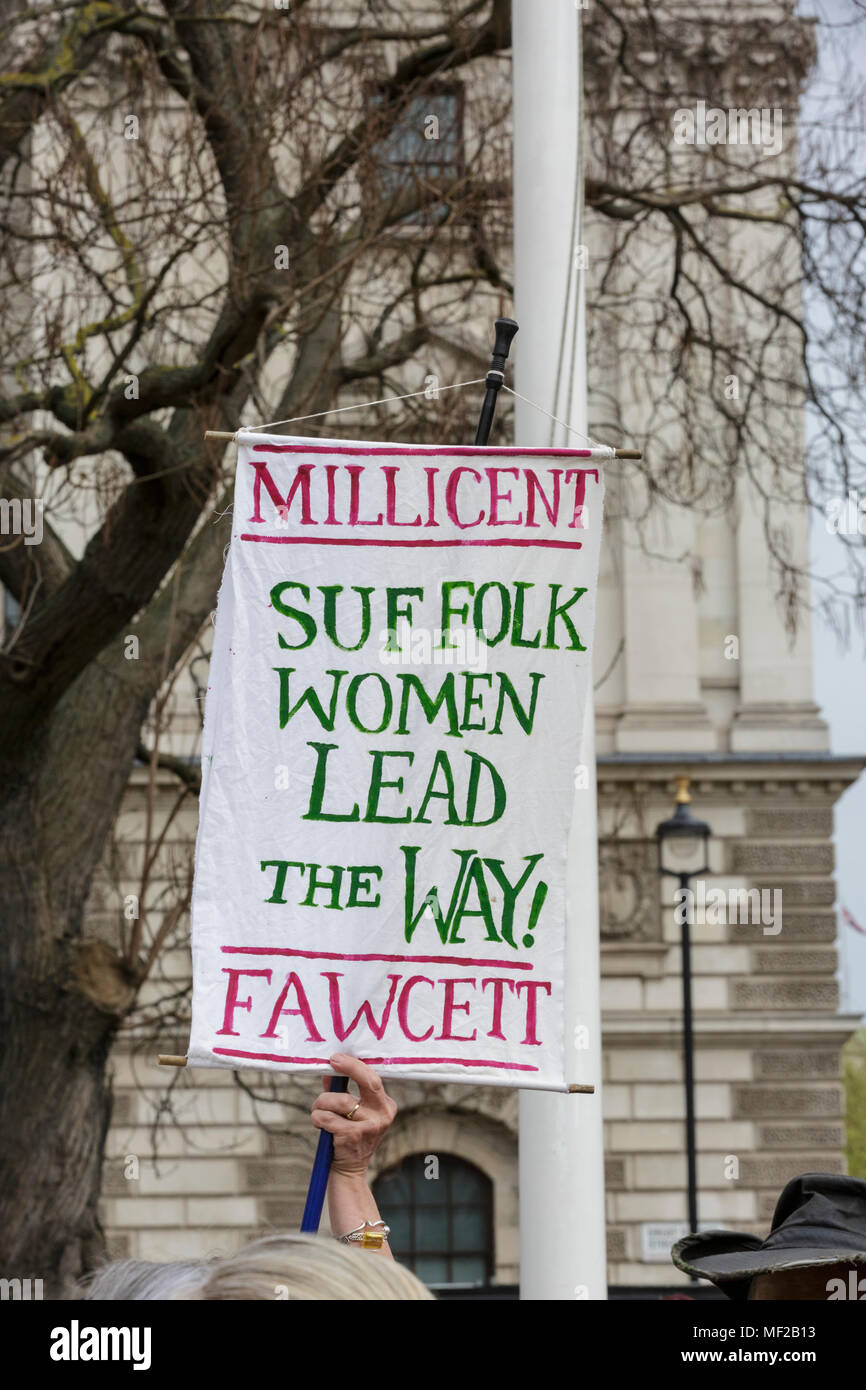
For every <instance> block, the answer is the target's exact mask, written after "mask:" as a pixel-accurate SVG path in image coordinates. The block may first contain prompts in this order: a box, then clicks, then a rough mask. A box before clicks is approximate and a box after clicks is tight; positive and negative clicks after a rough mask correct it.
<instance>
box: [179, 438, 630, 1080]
mask: <svg viewBox="0 0 866 1390" xmlns="http://www.w3.org/2000/svg"><path fill="white" fill-rule="evenodd" d="M592 464H593V459H592V458H591V457H588V456H587V454H586V453H585V452H583V451H580V450H544V449H476V448H445V447H443V448H434V447H430V448H414V447H412V448H409V447H405V446H399V445H390V444H388V445H371V444H365V443H350V442H347V441H321V440H315V441H313V440H300V439H289V438H287V437H285V436H276V437H275V436H266V435H258V434H252V433H246V434H242V435H241V436H240V437H239V448H238V470H237V480H236V485H235V499H234V524H233V538H232V543H231V547H230V550H229V556H228V561H227V565H226V571H225V575H224V578H223V583H222V587H221V589H220V595H219V604H218V608H217V616H216V629H215V635H214V650H213V659H212V664H211V676H210V685H209V690H208V697H207V712H206V720H205V731H204V747H203V758H202V765H203V786H202V794H201V820H200V827H199V835H198V843H197V850H196V874H195V886H194V893H193V909H192V938H193V976H194V997H193V1020H192V1037H191V1042H190V1048H189V1053H188V1057H189V1061H190V1062H191V1063H193V1064H198V1065H212V1066H213V1065H216V1066H230V1067H243V1066H250V1067H256V1068H276V1069H283V1070H290V1071H303V1070H314V1071H316V1072H321V1070H322V1068H323V1067H326V1066H327V1061H328V1057H329V1056H330V1055H331V1054H332V1053H333V1052H335V1051H349V1052H351V1053H353V1054H355V1055H357V1056H360V1057H362V1058H363V1059H364V1060H366V1061H368V1062H370V1063H371V1065H373V1066H375V1067H377V1068H378V1069H379V1070H381V1071H382V1072H384V1073H385V1074H387V1075H391V1076H402V1077H426V1078H431V1079H432V1078H436V1079H440V1080H451V1081H471V1082H476V1083H477V1082H483V1083H486V1084H500V1085H518V1086H534V1087H542V1088H547V1089H559V1090H562V1089H565V1088H566V1085H567V1083H568V1082H569V1081H575V1080H577V1079H578V1078H575V1077H572V1076H568V1075H567V1068H566V1048H565V1039H564V1019H563V994H564V980H563V965H564V954H565V952H564V943H565V933H566V931H567V930H579V929H580V921H579V904H577V905H574V904H572V905H570V906H569V908H568V911H567V904H566V893H565V872H566V847H567V840H568V835H569V829H570V826H571V822H572V817H573V815H574V814H575V813H579V810H580V804H581V793H580V792H579V791H578V792H577V795H576V796H575V783H576V771H577V763H578V759H579V757H580V746H581V736H582V732H583V722H584V715H585V710H586V705H587V692H588V683H589V672H590V666H589V663H590V648H591V645H592V637H593V619H594V608H595V590H596V581H597V572H598V552H599V539H600V532H601V521H602V501H603V479H602V476H601V474H600V470H599V467H598V460H597V459H596V460H595V465H596V466H592ZM577 784H578V786H579V785H581V780H580V777H579V775H578V779H577ZM583 785H585V779H584V780H583ZM572 1053H573V1050H572Z"/></svg>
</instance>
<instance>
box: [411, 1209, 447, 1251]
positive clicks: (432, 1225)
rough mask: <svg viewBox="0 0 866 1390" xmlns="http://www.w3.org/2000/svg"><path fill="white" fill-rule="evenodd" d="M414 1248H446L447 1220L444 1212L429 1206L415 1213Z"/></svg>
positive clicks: (445, 1249)
mask: <svg viewBox="0 0 866 1390" xmlns="http://www.w3.org/2000/svg"><path fill="white" fill-rule="evenodd" d="M415 1249H416V1250H444V1251H447V1249H448V1221H447V1218H446V1216H445V1213H444V1212H439V1211H435V1210H431V1209H430V1208H429V1207H426V1208H424V1210H423V1211H420V1210H419V1211H416V1213H415Z"/></svg>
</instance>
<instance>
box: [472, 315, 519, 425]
mask: <svg viewBox="0 0 866 1390" xmlns="http://www.w3.org/2000/svg"><path fill="white" fill-rule="evenodd" d="M494 327H495V329H496V337H495V339H494V343H493V360H492V361H491V363H490V371H489V372H488V373H487V381H486V387H487V389H486V391H485V393H484V404H483V405H482V407H481V416H480V418H479V420H478V429H477V431H476V434H475V443H476V444H477V445H482V446H483V445H485V444H486V443H487V441H488V440H489V438H490V427H491V425H492V424H493V415H494V413H495V411H496V397H497V396H498V394H499V390H500V387H501V386H502V383H503V381H504V380H505V359H506V358H507V356H508V352H509V349H510V347H511V344H512V341H513V339H514V335H515V333H516V332H517V324H516V323H515V321H514V319H497V320H496V323H495V325H494Z"/></svg>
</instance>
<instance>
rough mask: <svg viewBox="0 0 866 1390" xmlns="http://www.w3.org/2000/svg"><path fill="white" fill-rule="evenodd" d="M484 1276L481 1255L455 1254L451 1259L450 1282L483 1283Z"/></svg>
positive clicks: (484, 1270) (485, 1272) (485, 1274)
mask: <svg viewBox="0 0 866 1390" xmlns="http://www.w3.org/2000/svg"><path fill="white" fill-rule="evenodd" d="M486 1278H487V1270H486V1269H485V1267H484V1257H483V1256H482V1255H455V1256H454V1258H453V1260H452V1261H451V1278H450V1280H449V1282H450V1283H452V1284H483V1283H484V1280H485V1279H486Z"/></svg>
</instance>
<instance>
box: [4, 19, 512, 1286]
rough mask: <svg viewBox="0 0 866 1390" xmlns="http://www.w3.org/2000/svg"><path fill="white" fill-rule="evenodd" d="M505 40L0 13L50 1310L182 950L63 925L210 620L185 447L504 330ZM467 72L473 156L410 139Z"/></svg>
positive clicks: (25, 954) (12, 1200) (26, 1149)
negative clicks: (116, 1056) (466, 328)
mask: <svg viewBox="0 0 866 1390" xmlns="http://www.w3.org/2000/svg"><path fill="white" fill-rule="evenodd" d="M507 13H508V6H507V4H505V3H504V2H503V0H474V2H470V3H464V4H460V3H448V4H445V5H443V6H441V7H440V12H439V17H438V18H437V19H435V20H433V21H430V20H429V19H425V20H418V21H417V22H413V21H412V20H411V19H407V18H406V16H405V14H404V13H403V12H402V11H401V10H400V8H399V7H397V6H392V5H385V4H375V3H370V4H363V5H362V4H353V5H346V6H343V7H341V12H340V18H339V20H332V19H331V18H330V17H329V14H328V12H327V8H326V7H323V6H319V5H316V4H311V3H305V0H294V3H293V4H292V7H291V10H290V11H286V10H282V9H280V8H276V7H270V8H269V7H265V6H261V5H253V4H246V3H243V0H242V2H241V3H240V4H236V3H232V4H229V3H227V0H179V2H178V0H167V3H165V4H164V5H162V6H161V7H160V8H156V7H154V8H143V7H141V6H139V5H136V4H133V3H131V0H105V3H102V4H99V5H96V6H93V5H89V4H83V3H82V4H77V3H73V4H71V5H70V4H68V3H65V4H63V5H60V4H57V5H48V6H43V5H39V6H34V7H32V8H22V9H19V10H17V11H16V12H14V13H13V14H12V15H11V16H10V17H8V18H7V20H6V24H5V27H4V28H5V31H4V45H5V51H6V52H7V54H9V55H10V58H11V59H12V63H11V67H12V70H11V72H9V73H8V74H7V76H6V79H5V83H4V86H3V91H2V95H0V161H2V172H0V179H2V209H0V221H2V233H3V250H2V275H3V280H4V285H3V290H4V296H3V300H4V308H3V310H2V340H3V344H4V351H3V364H4V367H3V372H4V384H5V391H4V394H3V397H2V399H0V421H2V423H3V425H4V426H5V438H4V441H3V444H2V451H0V452H2V468H3V483H4V488H3V492H4V496H5V498H6V501H7V509H6V515H7V516H12V517H13V519H14V518H15V516H16V515H17V516H19V517H20V516H21V515H22V514H23V513H22V511H21V506H22V503H24V504H26V503H27V502H28V500H31V501H32V499H33V498H34V497H35V496H44V498H45V500H46V507H45V512H44V516H43V522H44V536H43V538H42V543H41V545H30V544H26V543H24V542H25V541H26V539H27V537H25V536H23V535H18V536H11V537H10V536H7V537H5V538H4V541H3V547H2V550H0V579H2V582H3V584H4V586H5V588H6V590H7V592H8V594H10V595H12V596H13V597H14V599H15V601H16V603H17V614H18V616H17V621H13V623H12V624H11V630H10V631H7V640H6V642H5V646H4V649H3V652H2V657H0V710H2V716H0V782H2V786H3V792H4V796H3V807H2V812H0V825H2V832H0V833H2V842H3V853H2V859H0V900H2V904H3V909H2V910H3V927H2V933H0V951H2V973H3V985H2V999H0V1027H2V1036H3V1038H4V1059H3V1085H2V1100H0V1150H2V1167H3V1171H4V1183H3V1193H2V1202H3V1208H2V1220H0V1227H2V1237H0V1241H2V1259H0V1264H2V1267H3V1269H4V1270H9V1271H15V1270H22V1271H26V1270H31V1269H32V1270H34V1271H38V1273H39V1275H40V1276H42V1277H44V1278H45V1279H46V1280H47V1281H49V1287H53V1288H56V1287H57V1286H58V1285H59V1284H60V1283H61V1282H62V1281H63V1280H65V1279H68V1278H70V1277H74V1276H76V1275H77V1274H79V1273H80V1272H81V1271H82V1269H84V1268H86V1267H87V1265H88V1264H89V1263H91V1262H92V1260H93V1259H94V1257H95V1256H96V1254H97V1253H98V1251H99V1249H100V1247H101V1233H100V1231H99V1227H98V1221H97V1215H96V1202H97V1197H98V1192H99V1182H100V1168H101V1161H102V1147H103V1140H104V1136H105V1131H106V1127H107V1124H108V1120H109V1114H110V1094H109V1088H108V1086H107V1084H106V1079H105V1064H106V1058H107V1055H108V1051H109V1048H110V1045H111V1042H112V1039H113V1038H114V1036H115V1033H116V1031H117V1029H118V1027H119V1026H120V1024H121V1023H122V1022H123V1021H124V1020H126V1019H128V1017H129V1016H130V1013H131V1011H132V1009H133V1008H134V1005H135V1001H136V997H137V994H138V991H139V989H140V986H141V984H142V981H143V979H144V978H145V976H146V974H147V972H148V970H150V969H152V968H153V965H154V962H155V959H156V957H157V954H158V949H159V945H160V938H161V934H162V935H163V936H164V935H165V934H167V932H168V931H169V929H170V928H166V927H165V926H163V927H158V926H156V925H155V924H156V922H157V921H158V920H159V921H162V922H163V923H164V922H165V920H166V919H165V917H164V916H163V917H160V918H157V917H154V919H153V922H154V925H152V926H151V927H149V926H148V922H147V917H146V914H145V915H144V916H139V917H138V918H137V919H133V920H132V921H131V923H130V922H126V923H124V919H123V917H122V912H121V905H120V904H118V914H117V915H118V928H117V937H116V939H115V940H114V941H113V942H112V941H111V940H110V939H108V938H109V936H110V933H106V931H105V930H102V931H100V932H95V931H93V930H92V929H86V928H85V920H84V908H85V903H86V899H87V894H88V890H89V887H90V884H91V880H92V877H93V874H94V870H95V868H96V866H97V864H98V862H99V860H100V857H101V855H102V854H103V850H104V847H105V845H106V841H107V838H108V836H109V832H110V830H111V826H112V823H113V821H114V819H115V816H116V813H117V810H118V806H119V804H120V800H121V797H122V795H123V792H124V787H125V785H126V782H127V779H128V776H129V773H130V769H131V766H132V763H133V759H134V757H135V754H136V751H137V749H138V748H139V745H140V743H141V738H142V727H143V725H144V724H145V720H146V716H147V714H148V710H149V709H150V708H151V706H152V704H153V701H154V699H155V697H156V696H157V693H158V692H159V691H160V689H161V688H162V687H163V686H164V684H165V681H166V679H167V677H168V676H169V675H170V673H171V672H172V671H173V670H174V668H175V667H176V666H177V664H178V662H179V661H180V660H181V658H182V657H183V655H184V653H185V652H186V651H187V649H188V648H189V647H190V644H191V643H192V642H193V641H194V639H195V638H196V636H197V634H198V633H199V631H200V629H201V625H202V622H203V620H204V619H205V618H206V616H207V614H208V613H209V612H210V611H211V609H212V608H213V605H214V599H215V593H216V587H217V583H218V578H219V573H220V569H221V566H222V560H223V551H224V547H225V545H226V542H227V539H228V534H229V531H228V527H229V523H228V520H227V519H226V517H225V516H224V515H222V514H223V513H224V512H225V510H226V506H227V502H226V499H225V495H224V489H225V486H226V481H227V478H226V470H227V468H228V466H229V464H230V461H228V460H226V459H225V458H224V450H223V449H222V448H220V447H218V446H214V445H213V444H205V443H204V442H203V432H204V430H205V428H207V427H215V428H222V429H234V428H236V426H237V424H238V421H239V419H242V418H243V417H244V415H245V416H246V418H247V419H250V418H251V417H252V419H256V418H258V419H262V418H265V419H268V418H271V417H280V418H286V417H292V416H298V415H307V414H311V413H313V412H317V411H321V410H324V409H326V408H327V407H328V406H331V405H333V404H334V403H335V402H336V401H337V400H338V399H339V397H340V395H341V393H346V392H351V391H352V390H354V391H355V392H356V394H357V393H358V392H360V393H362V394H363V393H365V392H366V393H367V394H374V393H376V394H379V395H386V394H388V383H389V374H390V373H392V372H393V371H394V370H396V369H397V368H399V367H400V366H401V364H406V363H409V362H411V361H413V360H414V361H415V368H414V371H415V379H416V381H417V385H418V386H420V387H422V388H423V384H424V375H425V368H426V370H427V371H428V374H429V372H430V370H431V368H432V366H433V364H434V363H435V361H436V351H437V349H436V347H435V342H434V339H435V337H436V335H439V336H440V337H441V335H443V334H444V335H446V336H447V335H448V333H449V329H450V327H451V325H455V324H459V323H462V322H463V321H464V320H465V318H466V314H467V308H466V303H467V300H468V299H469V298H470V297H471V296H472V295H473V294H474V293H475V292H476V291H477V290H478V287H479V286H486V287H487V289H488V291H489V292H491V293H492V294H493V295H494V299H493V306H494V307H496V305H497V303H498V299H497V296H498V293H499V291H498V288H497V286H498V282H499V279H500V273H499V270H498V267H497V265H496V263H495V259H494V257H493V253H492V251H491V247H492V245H493V244H494V236H493V233H492V232H491V230H490V226H489V225H488V219H489V217H490V216H491V215H493V217H494V221H495V219H496V218H498V221H499V224H500V225H501V223H502V221H503V218H502V213H501V210H497V199H498V198H501V196H502V193H503V184H502V158H501V150H502V148H503V141H504V139H505V128H504V124H503V117H504V113H505V112H507V103H506V96H505V94H506V92H507V84H506V87H505V88H503V84H502V83H501V82H500V83H499V84H496V83H494V82H493V81H492V80H491V74H490V72H488V71H485V65H488V66H489V65H490V64H494V65H495V63H496V62H497V61H498V59H497V55H498V54H499V53H501V52H502V51H503V50H504V49H505V48H506V46H507V43H508V22H507ZM461 73H465V74H468V73H472V74H474V76H473V84H472V92H473V93H475V95H474V96H472V97H471V99H469V100H467V111H466V113H465V120H466V133H467V150H468V151H469V152H470V153H471V158H463V157H462V155H461V153H460V149H459V145H458V142H457V140H456V138H455V139H445V138H443V137H444V136H445V131H444V130H440V131H439V135H440V141H439V144H438V147H437V143H436V141H435V140H430V141H429V150H428V148H427V147H425V146H424V143H423V142H424V122H425V121H426V119H427V117H428V115H433V116H435V117H436V119H437V120H438V121H439V122H440V124H441V125H442V126H444V125H446V124H447V122H448V121H452V122H454V123H456V122H458V121H462V120H463V118H464V113H463V112H462V110H461V109H460V104H459V101H457V99H456V97H455V96H454V94H453V93H450V91H449V84H450V83H453V81H454V78H455V76H457V75H459V74H461ZM495 90H498V92H499V96H498V102H499V108H497V105H496V100H494V98H493V96H492V93H493V92H494V91H495ZM437 113H438V114H437ZM419 140H420V142H421V143H420V144H419ZM437 148H438V149H439V150H441V151H442V154H441V157H440V158H439V159H438V160H437V159H434V158H432V157H431V155H430V152H431V151H435V150H436V149H437ZM497 179H498V184H499V186H498V187H496V186H495V185H496V184H497ZM491 209H493V210H494V211H493V213H492V214H491ZM488 316H489V315H488V314H485V318H486V317H488ZM473 375H478V372H477V371H476V372H474V373H473ZM371 387H372V390H371V389H370V388H371ZM455 397H456V393H455ZM344 399H345V395H344ZM448 399H449V398H447V397H443V403H444V401H446V400H448ZM428 409H437V425H436V429H437V431H438V432H440V433H443V432H444V431H447V430H448V429H449V428H450V427H453V426H456V425H458V424H459V411H458V412H457V413H456V414H453V412H452V418H451V419H449V418H448V416H447V414H446V412H445V411H443V409H442V408H441V406H438V405H437V406H430V405H429V403H428ZM407 423H408V422H407ZM443 426H444V430H443ZM425 427H427V428H429V426H424V424H423V422H421V421H418V420H417V419H416V421H415V428H416V429H418V430H420V429H422V428H425ZM37 488H39V489H40V491H39V492H38V493H37V492H36V491H35V489H37ZM16 504H17V507H18V511H17V513H16V511H15V510H14V508H15V505H16ZM25 510H26V508H25ZM214 512H215V513H216V515H217V518H218V520H217V521H216V524H214V518H213V513H214ZM5 529H6V530H7V531H8V530H9V529H10V528H9V527H6V528H5ZM12 529H13V530H14V529H15V528H14V527H13V528H12ZM130 636H133V637H134V638H135V640H136V649H135V659H130V660H127V659H125V655H128V654H129V653H126V654H125V652H124V642H125V640H126V639H127V638H129V637H130ZM170 919H171V912H170V913H169V920H170ZM124 925H125V927H126V928H127V930H126V931H124V930H123V927H124Z"/></svg>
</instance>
